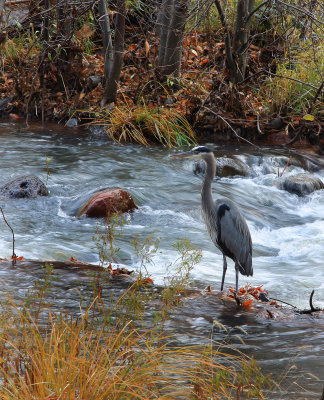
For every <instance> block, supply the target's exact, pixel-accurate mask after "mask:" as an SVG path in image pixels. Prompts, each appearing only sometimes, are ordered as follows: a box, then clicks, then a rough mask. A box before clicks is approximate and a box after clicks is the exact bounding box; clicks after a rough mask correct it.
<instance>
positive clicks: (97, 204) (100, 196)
mask: <svg viewBox="0 0 324 400" xmlns="http://www.w3.org/2000/svg"><path fill="white" fill-rule="evenodd" d="M136 208H138V207H137V205H136V204H135V203H134V200H133V199H132V196H131V195H130V194H129V193H128V192H127V191H126V190H122V189H111V190H104V191H102V192H99V193H96V194H95V195H93V196H92V197H91V199H90V200H88V201H87V203H86V204H85V205H84V206H83V207H81V209H80V210H79V212H78V216H81V215H86V216H87V217H90V218H106V219H109V218H110V217H111V216H112V215H113V214H116V213H125V212H131V211H133V210H135V209H136Z"/></svg>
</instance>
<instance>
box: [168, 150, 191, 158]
mask: <svg viewBox="0 0 324 400" xmlns="http://www.w3.org/2000/svg"><path fill="white" fill-rule="evenodd" d="M192 156H193V152H192V150H190V151H186V152H184V153H178V154H172V155H170V157H172V158H181V157H183V158H185V157H192Z"/></svg>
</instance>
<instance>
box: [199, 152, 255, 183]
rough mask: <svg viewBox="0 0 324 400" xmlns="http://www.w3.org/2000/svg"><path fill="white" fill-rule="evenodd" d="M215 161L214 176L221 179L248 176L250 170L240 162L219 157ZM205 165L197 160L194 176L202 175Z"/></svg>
mask: <svg viewBox="0 0 324 400" xmlns="http://www.w3.org/2000/svg"><path fill="white" fill-rule="evenodd" d="M215 161H216V176H219V177H221V178H225V177H230V176H237V175H238V176H248V175H250V168H249V167H248V166H247V165H246V164H245V163H244V162H242V161H240V160H237V159H232V158H227V157H219V158H216V159H215ZM205 170H206V164H205V162H204V161H202V160H199V161H197V162H195V164H194V170H193V171H194V173H195V174H196V175H199V174H204V173H205Z"/></svg>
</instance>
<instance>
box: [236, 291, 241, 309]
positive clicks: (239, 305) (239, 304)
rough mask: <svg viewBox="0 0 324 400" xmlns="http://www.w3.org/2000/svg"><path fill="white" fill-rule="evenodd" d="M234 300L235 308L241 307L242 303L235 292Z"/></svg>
mask: <svg viewBox="0 0 324 400" xmlns="http://www.w3.org/2000/svg"><path fill="white" fill-rule="evenodd" d="M234 299H235V301H236V305H237V308H240V307H241V306H242V302H241V299H240V298H239V296H238V294H237V292H234Z"/></svg>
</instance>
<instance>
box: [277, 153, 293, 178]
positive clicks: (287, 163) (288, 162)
mask: <svg viewBox="0 0 324 400" xmlns="http://www.w3.org/2000/svg"><path fill="white" fill-rule="evenodd" d="M290 160H291V156H289V159H288V161H287V162H286V165H285V167H284V169H283V170H282V172H281V174H280V176H279V178H281V177H282V175H283V174H284V172H285V171H286V168H287V167H288V165H289V164H290Z"/></svg>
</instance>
